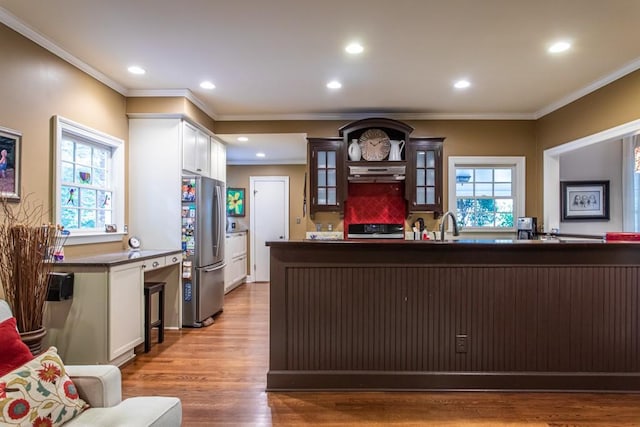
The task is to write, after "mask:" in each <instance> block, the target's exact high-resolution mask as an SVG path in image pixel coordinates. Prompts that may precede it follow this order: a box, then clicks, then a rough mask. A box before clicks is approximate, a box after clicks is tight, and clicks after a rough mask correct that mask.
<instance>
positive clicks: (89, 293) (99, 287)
mask: <svg viewBox="0 0 640 427" xmlns="http://www.w3.org/2000/svg"><path fill="white" fill-rule="evenodd" d="M169 253H170V255H166V252H164V253H162V252H160V253H158V254H157V256H151V257H149V258H145V259H143V260H137V259H135V260H129V259H128V255H129V254H127V253H124V254H122V253H118V254H116V255H115V256H117V257H119V258H118V259H119V260H120V259H123V260H124V261H125V262H124V263H117V264H116V265H110V264H96V263H95V262H94V261H93V260H92V259H88V261H87V262H86V263H84V262H72V263H70V264H66V265H65V262H63V263H60V264H56V265H55V266H54V270H55V271H61V272H62V271H63V272H73V273H74V292H73V298H71V299H70V300H66V301H59V302H58V301H56V302H48V303H47V305H46V310H45V317H44V325H45V327H46V328H47V337H46V338H45V339H46V340H47V342H46V344H47V345H49V346H52V345H53V346H56V347H57V348H58V352H59V353H60V355H61V356H62V358H63V359H64V361H65V363H69V364H77V365H83V364H88V365H92V364H105V363H109V364H113V365H121V364H123V363H125V362H126V361H128V360H130V359H132V358H133V357H135V354H134V349H135V347H136V346H137V345H139V344H142V343H143V342H144V282H145V280H146V281H151V282H165V283H166V287H165V312H164V314H165V327H166V328H174V329H176V328H179V327H180V326H182V312H181V307H182V305H181V301H182V294H181V292H180V285H179V283H180V277H181V275H182V274H181V269H180V260H181V255H180V253H179V252H173V253H171V252H169ZM105 256H107V255H105ZM157 306H158V305H157V304H153V305H152V312H153V318H156V317H157V308H158V307H157Z"/></svg>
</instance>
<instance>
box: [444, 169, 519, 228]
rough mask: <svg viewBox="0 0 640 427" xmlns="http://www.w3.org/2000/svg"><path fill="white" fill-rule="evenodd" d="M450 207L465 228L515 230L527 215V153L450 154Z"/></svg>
mask: <svg viewBox="0 0 640 427" xmlns="http://www.w3.org/2000/svg"><path fill="white" fill-rule="evenodd" d="M448 200H449V210H450V211H452V212H455V214H456V218H457V220H458V224H459V225H460V226H462V228H463V230H466V231H510V232H511V231H515V230H516V218H517V217H519V216H524V206H525V204H524V203H525V158H524V157H449V198H448Z"/></svg>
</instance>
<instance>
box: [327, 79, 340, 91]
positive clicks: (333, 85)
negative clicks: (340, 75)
mask: <svg viewBox="0 0 640 427" xmlns="http://www.w3.org/2000/svg"><path fill="white" fill-rule="evenodd" d="M327 87H328V88H329V89H340V88H341V87H342V83H340V82H339V81H337V80H332V81H330V82H329V83H327Z"/></svg>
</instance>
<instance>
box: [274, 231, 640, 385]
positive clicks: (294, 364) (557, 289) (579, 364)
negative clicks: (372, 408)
mask: <svg viewBox="0 0 640 427" xmlns="http://www.w3.org/2000/svg"><path fill="white" fill-rule="evenodd" d="M267 245H268V246H270V256H271V265H270V268H271V290H270V362H269V371H268V374H267V390H270V391H285V390H350V389H356V390H546V391H640V358H638V354H639V351H640V289H639V288H640V245H639V244H637V243H628V242H616V243H604V242H558V241H536V240H534V241H519V240H513V241H510V240H504V241H503V240H496V241H489V240H477V241H464V240H461V241H454V242H453V241H452V242H448V241H443V242H418V241H403V240H397V241H288V242H283V241H274V242H268V243H267Z"/></svg>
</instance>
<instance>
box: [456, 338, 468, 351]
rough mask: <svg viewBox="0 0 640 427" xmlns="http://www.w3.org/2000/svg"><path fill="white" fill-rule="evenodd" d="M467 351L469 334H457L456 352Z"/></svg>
mask: <svg viewBox="0 0 640 427" xmlns="http://www.w3.org/2000/svg"><path fill="white" fill-rule="evenodd" d="M466 352H467V336H466V335H456V353H466Z"/></svg>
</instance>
